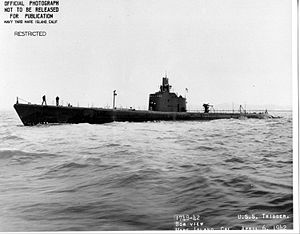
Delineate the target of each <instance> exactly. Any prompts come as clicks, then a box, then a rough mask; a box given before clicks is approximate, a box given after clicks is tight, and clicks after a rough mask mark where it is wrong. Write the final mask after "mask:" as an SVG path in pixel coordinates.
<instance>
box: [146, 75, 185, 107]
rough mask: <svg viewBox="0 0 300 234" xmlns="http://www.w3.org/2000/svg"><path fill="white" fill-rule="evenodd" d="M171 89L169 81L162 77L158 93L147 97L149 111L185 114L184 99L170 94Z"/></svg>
mask: <svg viewBox="0 0 300 234" xmlns="http://www.w3.org/2000/svg"><path fill="white" fill-rule="evenodd" d="M171 87H172V86H171V85H169V79H168V78H167V77H163V78H162V85H161V86H160V91H158V92H156V93H153V94H150V95H149V110H150V111H166V112H186V99H185V98H184V97H182V96H181V95H180V96H177V94H176V93H171V92H170V89H171Z"/></svg>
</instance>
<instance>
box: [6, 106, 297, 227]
mask: <svg viewBox="0 0 300 234" xmlns="http://www.w3.org/2000/svg"><path fill="white" fill-rule="evenodd" d="M292 151H293V147H292V118H291V114H290V113H287V114H283V118H280V119H261V120H257V119H228V120H213V121H199V122H193V121H186V122H165V121H161V122H146V123H127V122H125V123H117V122H114V123H108V124H103V125H90V124H70V125H40V126H34V127H25V126H23V125H22V123H21V121H20V120H19V118H18V116H17V114H16V113H15V112H12V111H9V112H3V111H2V112H0V207H1V208H0V231H73V230H76V231H95V230H100V231H105V230H115V231H116V230H174V229H176V228H189V229H197V228H198V229H199V230H205V229H212V228H213V229H223V228H228V229H243V228H253V229H262V228H267V229H274V228H276V229H280V228H282V229H285V228H286V229H291V228H293V195H292V189H293V186H292V184H293V183H292V175H293V172H292V166H293V158H292V154H293V153H292ZM268 215H269V216H268ZM273 215H277V216H273ZM280 215H281V216H280ZM184 225H185V226H184Z"/></svg>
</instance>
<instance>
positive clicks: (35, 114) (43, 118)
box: [14, 76, 272, 126]
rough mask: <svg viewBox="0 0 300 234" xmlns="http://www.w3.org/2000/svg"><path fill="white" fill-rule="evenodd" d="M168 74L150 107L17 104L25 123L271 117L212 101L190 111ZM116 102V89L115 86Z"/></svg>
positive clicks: (19, 114) (96, 122)
mask: <svg viewBox="0 0 300 234" xmlns="http://www.w3.org/2000/svg"><path fill="white" fill-rule="evenodd" d="M171 87H172V86H171V85H169V78H167V77H166V76H165V77H163V78H162V84H161V86H160V90H159V91H158V92H155V93H153V94H150V95H149V105H148V110H135V109H132V108H130V109H118V108H115V107H114V106H115V105H114V104H113V108H110V109H109V108H96V107H73V106H71V105H68V106H62V105H58V103H57V105H47V104H45V105H44V103H42V104H41V105H39V104H31V103H27V104H23V103H19V100H18V98H17V102H16V103H15V104H14V108H15V110H16V112H17V114H18V116H19V118H20V119H21V121H22V123H23V124H24V125H25V126H33V125H37V124H66V123H70V124H79V123H89V124H104V123H110V122H114V121H116V122H126V121H127V122H147V121H193V120H195V121H202V120H215V119H231V118H233V119H239V118H256V119H263V118H272V116H271V115H269V114H268V112H267V110H266V111H265V112H259V113H256V112H252V113H251V112H246V111H245V110H242V108H241V106H240V111H239V112H225V111H224V112H216V111H214V110H211V109H210V108H211V107H212V106H211V105H209V104H207V103H204V104H203V107H204V111H202V112H200V111H199V112H189V111H187V108H186V98H185V97H182V96H181V95H179V96H178V95H177V94H176V93H174V92H171ZM113 94H114V96H113V97H114V99H113V100H114V103H115V95H116V92H115V90H114V93H113Z"/></svg>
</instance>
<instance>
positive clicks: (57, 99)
mask: <svg viewBox="0 0 300 234" xmlns="http://www.w3.org/2000/svg"><path fill="white" fill-rule="evenodd" d="M58 105H59V97H58V96H57V97H56V106H58Z"/></svg>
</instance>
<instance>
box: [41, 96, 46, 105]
mask: <svg viewBox="0 0 300 234" xmlns="http://www.w3.org/2000/svg"><path fill="white" fill-rule="evenodd" d="M42 99H43V102H42V105H43V104H44V103H45V106H47V102H46V95H44V96H43V97H42Z"/></svg>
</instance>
